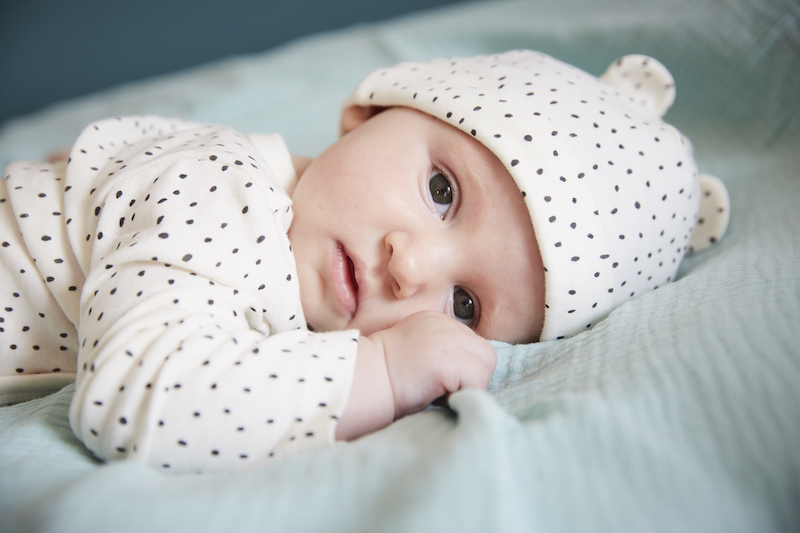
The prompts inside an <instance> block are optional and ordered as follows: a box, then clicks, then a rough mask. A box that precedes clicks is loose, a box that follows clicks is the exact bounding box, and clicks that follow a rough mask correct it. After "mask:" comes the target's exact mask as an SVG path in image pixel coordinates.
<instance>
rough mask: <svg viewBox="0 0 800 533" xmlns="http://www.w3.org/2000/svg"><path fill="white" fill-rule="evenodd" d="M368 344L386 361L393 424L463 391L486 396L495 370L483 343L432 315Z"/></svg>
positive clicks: (415, 317)
mask: <svg viewBox="0 0 800 533" xmlns="http://www.w3.org/2000/svg"><path fill="white" fill-rule="evenodd" d="M369 338H370V340H372V341H373V342H375V343H376V344H377V345H378V346H380V347H381V348H382V350H383V353H384V356H385V358H386V368H387V371H388V374H389V381H390V382H391V386H392V394H393V396H394V406H395V418H400V417H401V416H405V415H408V414H411V413H415V412H417V411H420V410H422V409H424V408H425V407H427V406H428V405H429V404H430V403H431V402H432V401H433V400H435V399H436V398H438V397H440V396H442V395H445V394H450V393H453V392H456V391H458V390H461V389H464V388H474V389H481V390H486V387H488V385H489V380H490V379H491V377H492V372H494V368H495V365H496V364H497V355H496V354H495V352H494V349H492V347H491V345H490V344H489V343H488V342H487V341H486V339H484V338H482V337H480V336H479V335H477V334H476V333H475V332H474V331H472V330H471V329H470V328H468V327H467V326H465V325H464V324H462V323H460V322H458V321H456V320H454V319H452V318H450V317H448V316H446V315H444V314H442V313H437V312H434V311H422V312H419V313H415V314H413V315H410V316H408V317H406V318H404V319H403V320H401V321H400V322H398V323H397V324H396V325H395V326H393V327H391V328H389V329H385V330H382V331H378V332H376V333H373V334H372V335H370V336H369Z"/></svg>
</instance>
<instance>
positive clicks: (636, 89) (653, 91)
mask: <svg viewBox="0 0 800 533" xmlns="http://www.w3.org/2000/svg"><path fill="white" fill-rule="evenodd" d="M600 79H601V80H603V81H604V82H606V83H607V84H609V85H611V86H612V87H614V88H615V89H618V90H620V91H622V92H624V93H626V94H627V95H628V96H630V97H631V98H633V99H634V100H635V101H637V102H639V103H640V104H642V105H643V106H644V107H646V108H647V109H649V110H650V111H651V112H653V113H655V114H656V115H658V116H659V117H663V116H664V113H666V112H667V110H668V109H669V108H670V106H671V105H672V102H674V101H675V80H674V79H673V77H672V74H670V73H669V70H667V67H665V66H664V65H662V64H661V63H660V62H659V61H658V60H656V59H653V58H652V57H649V56H644V55H639V54H633V55H628V56H622V57H620V58H619V59H617V60H616V61H614V62H613V63H612V64H611V66H609V67H608V69H606V71H605V72H604V73H603V75H602V76H600Z"/></svg>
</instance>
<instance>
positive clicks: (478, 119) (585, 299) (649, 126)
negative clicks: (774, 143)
mask: <svg viewBox="0 0 800 533" xmlns="http://www.w3.org/2000/svg"><path fill="white" fill-rule="evenodd" d="M674 98H675V84H674V80H673V78H672V76H671V75H670V73H669V71H668V70H667V69H666V68H665V67H664V66H663V65H662V64H661V63H659V62H658V61H656V60H655V59H652V58H650V57H646V56H641V55H631V56H625V57H623V58H620V59H618V60H617V61H616V62H614V63H613V64H612V65H611V66H610V67H609V68H608V70H607V71H606V72H605V73H604V74H603V75H602V76H601V77H600V78H599V79H598V78H596V77H594V76H592V75H590V74H587V73H586V72H583V71H582V70H580V69H578V68H575V67H573V66H571V65H567V64H565V63H562V62H561V61H558V60H556V59H553V58H552V57H550V56H548V55H545V54H542V53H539V52H534V51H530V50H515V51H511V52H507V53H504V54H499V55H486V56H478V57H472V58H449V59H434V60H431V61H426V62H420V63H401V64H399V65H397V66H395V67H392V68H388V69H382V70H378V71H376V72H373V73H372V74H370V75H369V76H367V78H365V79H364V80H363V81H362V82H361V83H360V84H359V85H358V87H357V88H356V89H355V91H354V92H353V93H352V94H351V95H350V96H349V97H348V99H347V100H346V101H345V103H344V107H343V109H347V108H349V107H350V106H360V107H362V108H364V109H366V110H367V112H368V114H369V113H372V114H374V113H377V112H379V111H380V110H381V109H383V108H386V107H390V106H407V107H412V108H415V109H418V110H420V111H423V112H426V113H428V114H430V115H433V116H434V117H437V118H439V119H441V120H443V121H445V122H446V123H447V124H451V125H452V126H454V127H456V128H459V129H460V130H462V131H464V132H466V133H468V134H470V135H472V136H474V137H475V138H476V139H478V140H479V141H480V142H482V143H483V144H484V145H485V146H486V147H488V148H489V149H490V150H491V151H492V152H494V154H495V155H496V156H497V157H498V158H499V159H500V161H502V163H503V164H504V165H505V167H506V168H507V169H508V171H509V173H510V174H511V176H512V177H513V178H514V180H515V181H516V183H517V185H518V186H519V188H520V190H521V191H522V194H523V196H524V198H525V203H526V205H527V207H528V210H529V211H530V215H531V220H532V221H533V228H534V231H535V232H536V238H537V240H538V243H539V250H540V252H541V256H542V262H543V264H544V267H545V318H544V328H543V331H542V334H541V338H540V340H552V339H557V338H563V337H567V336H571V335H575V334H577V333H580V332H581V331H584V330H586V329H587V328H590V327H592V326H593V325H594V324H596V323H597V322H598V321H599V320H601V319H602V318H603V317H605V316H606V315H607V314H608V313H610V312H611V310H612V309H614V308H615V307H617V306H619V305H621V304H622V303H624V302H626V301H628V300H630V299H632V298H635V297H637V296H640V295H642V294H643V293H645V292H648V291H651V290H653V289H656V288H658V287H659V286H662V285H664V284H666V283H669V282H670V281H672V280H673V279H674V277H675V273H676V272H677V270H678V265H679V263H680V261H681V259H682V258H683V256H684V254H685V253H686V252H687V251H690V250H692V249H693V250H700V249H702V248H705V247H706V246H708V245H709V244H711V243H713V242H715V241H716V240H718V239H719V238H720V237H721V236H722V234H723V233H724V231H725V229H726V227H727V223H728V211H729V201H728V196H727V192H726V190H725V186H724V185H723V184H722V182H721V181H719V180H718V179H717V178H714V177H713V176H709V175H701V174H698V172H697V165H696V164H695V161H694V159H693V157H692V146H691V143H690V142H689V141H688V139H686V138H685V137H683V135H681V133H680V132H678V130H676V129H675V128H674V127H672V126H670V125H669V124H666V123H665V122H663V121H662V120H661V118H660V117H661V116H662V115H663V114H664V113H665V112H666V111H667V109H668V108H669V107H670V105H672V102H673V100H674Z"/></svg>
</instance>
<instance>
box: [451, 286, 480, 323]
mask: <svg viewBox="0 0 800 533" xmlns="http://www.w3.org/2000/svg"><path fill="white" fill-rule="evenodd" d="M453 316H454V317H455V318H456V320H458V321H459V322H461V323H463V324H466V325H467V326H469V327H475V324H474V323H473V322H474V320H475V302H473V301H472V296H470V294H469V293H468V292H467V291H466V290H464V289H463V288H461V287H456V288H455V289H453Z"/></svg>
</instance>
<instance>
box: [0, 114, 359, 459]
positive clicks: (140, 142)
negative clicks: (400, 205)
mask: <svg viewBox="0 0 800 533" xmlns="http://www.w3.org/2000/svg"><path fill="white" fill-rule="evenodd" d="M254 144H255V146H254ZM256 146H257V147H258V148H256ZM265 159H268V160H269V161H270V164H268V163H267V161H266V160H265ZM275 169H282V170H281V171H280V173H281V174H283V175H282V176H276V175H275V173H274V172H273V170H275ZM287 173H288V174H291V173H293V170H292V167H291V160H290V156H289V154H288V152H287V151H286V148H285V145H284V144H283V141H282V140H280V139H279V138H277V139H276V138H275V136H273V137H270V136H253V137H250V138H247V137H244V136H242V135H240V134H239V133H237V132H235V131H233V130H231V129H229V128H225V127H221V126H213V125H204V124H197V123H191V122H185V121H180V120H168V119H163V118H159V117H144V116H143V117H128V118H114V119H108V120H104V121H100V122H97V123H95V124H92V125H90V126H89V127H87V128H86V129H85V130H84V131H83V133H82V134H81V135H80V137H79V138H78V140H77V142H76V143H75V145H74V146H73V148H72V151H71V153H70V160H69V162H68V164H66V165H65V164H60V165H59V164H42V163H32V162H25V161H23V162H17V163H14V164H12V165H10V166H9V167H8V168H7V169H6V179H5V181H2V180H0V231H2V235H0V241H2V248H0V254H2V255H0V268H2V269H3V270H2V276H3V280H4V281H3V293H2V295H0V299H1V301H0V306H2V314H0V322H2V323H1V324H0V326H2V330H0V343H2V344H1V345H0V375H2V376H11V375H18V376H28V375H33V374H41V373H52V372H76V373H77V380H76V385H77V390H76V394H75V396H74V399H73V401H72V405H71V408H70V423H71V426H72V429H73V431H74V432H75V434H76V435H77V436H78V437H79V438H80V439H81V440H82V441H83V442H84V444H85V445H86V447H87V448H89V449H90V450H91V451H92V452H94V453H95V455H97V456H98V457H100V458H101V459H105V460H109V459H118V458H127V459H129V460H135V461H140V462H144V463H148V464H151V465H155V466H157V467H159V468H163V469H165V470H169V471H189V472H231V471H237V470H241V469H244V468H248V467H252V466H254V465H258V464H261V463H263V462H265V461H269V460H271V459H274V458H276V457H281V456H287V455H290V454H294V453H298V452H300V451H304V450H311V449H316V448H320V447H325V446H329V445H330V444H331V443H332V442H333V441H334V434H335V427H336V422H337V419H338V416H339V415H340V414H341V413H342V411H343V410H344V406H345V403H346V400H347V397H348V394H349V389H350V382H351V379H352V374H353V369H354V364H355V356H356V352H357V341H358V332H357V331H341V332H331V333H312V332H309V331H308V330H307V329H306V325H305V320H304V315H303V310H302V308H301V306H300V293H299V285H298V282H297V275H296V269H295V263H294V259H293V256H292V251H291V246H290V244H289V240H288V238H287V235H286V232H287V230H288V228H289V224H290V223H291V219H292V211H291V201H290V199H289V197H288V196H287V195H286V193H285V192H284V191H283V190H282V189H281V186H280V185H279V181H280V180H283V181H287V180H288V179H291V176H289V177H287V176H286V174H287Z"/></svg>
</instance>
